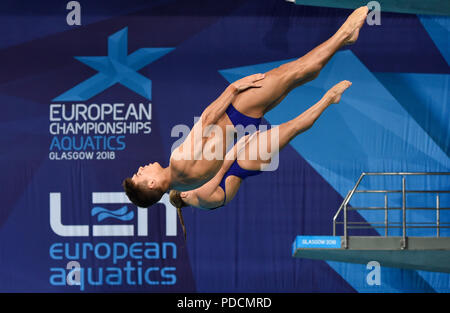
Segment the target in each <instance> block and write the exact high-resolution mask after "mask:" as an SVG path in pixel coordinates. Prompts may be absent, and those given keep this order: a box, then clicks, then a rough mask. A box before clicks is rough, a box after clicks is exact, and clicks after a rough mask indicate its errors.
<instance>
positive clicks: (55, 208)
mask: <svg viewBox="0 0 450 313" xmlns="http://www.w3.org/2000/svg"><path fill="white" fill-rule="evenodd" d="M92 203H93V204H95V205H96V206H94V207H93V208H92V210H91V216H96V217H97V222H102V221H103V220H105V219H107V218H110V219H111V218H112V219H116V220H120V221H131V220H132V219H133V218H134V212H133V211H128V207H127V206H122V207H121V208H120V209H118V210H107V209H105V208H103V207H101V206H97V204H120V205H123V204H130V200H129V199H128V197H127V196H126V194H125V193H124V192H93V193H92ZM159 203H162V204H164V205H165V207H166V236H176V235H177V213H176V209H175V207H174V206H173V205H171V204H170V201H169V197H168V195H167V194H165V195H164V197H162V198H161V200H160V201H159ZM147 211H148V209H147V208H140V207H138V208H137V235H138V236H148V212H147ZM50 226H51V228H52V230H53V232H54V233H55V234H57V235H59V236H62V237H88V236H89V233H90V232H89V231H90V227H89V225H87V224H85V225H64V224H63V223H62V210H61V193H58V192H51V193H50ZM134 226H135V225H133V224H121V225H103V224H102V225H97V224H95V225H92V236H94V237H101V236H134V235H135V227H134Z"/></svg>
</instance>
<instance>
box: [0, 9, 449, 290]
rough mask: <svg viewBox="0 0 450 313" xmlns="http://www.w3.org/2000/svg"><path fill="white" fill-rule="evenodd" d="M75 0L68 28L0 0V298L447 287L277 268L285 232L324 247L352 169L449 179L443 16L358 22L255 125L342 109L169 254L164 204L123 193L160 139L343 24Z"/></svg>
mask: <svg viewBox="0 0 450 313" xmlns="http://www.w3.org/2000/svg"><path fill="white" fill-rule="evenodd" d="M80 2H81V25H80V26H76V25H75V26H69V25H67V23H66V15H67V13H68V12H69V11H68V10H66V3H64V2H61V1H53V0H49V1H45V2H43V1H34V2H31V1H29V2H18V1H12V0H6V1H2V3H1V4H0V26H1V27H0V33H1V36H0V38H1V39H0V60H1V61H0V64H1V67H0V68H1V71H0V101H1V105H0V112H1V114H0V127H1V132H0V143H1V146H2V147H3V148H2V150H1V154H0V158H1V162H0V169H1V173H2V176H3V184H2V188H1V196H2V200H3V203H2V208H1V209H0V291H2V292H78V291H88V292H99V291H114V292H115V291H135V292H195V291H198V292H405V291H414V292H449V291H450V276H449V274H444V273H432V272H425V271H414V270H404V269H392V268H382V271H381V274H382V284H381V285H380V286H369V285H367V283H366V280H365V277H366V275H367V272H368V271H367V269H366V267H365V265H355V264H346V263H338V262H326V261H313V260H305V259H295V258H293V257H292V255H291V253H292V251H291V245H292V242H293V240H294V238H295V237H296V236H297V235H331V230H332V223H331V221H332V217H333V215H334V213H335V212H336V210H337V208H338V207H339V205H340V203H341V202H342V200H343V197H344V196H345V194H346V193H347V190H348V189H349V188H351V187H352V186H353V184H354V183H355V181H356V179H357V178H358V177H359V175H360V173H361V172H362V171H449V170H450V160H449V153H450V144H449V143H450V123H448V121H449V96H448V94H449V93H448V91H449V73H450V70H449V65H448V61H449V59H450V56H449V51H448V32H449V30H450V22H449V18H445V17H439V18H438V17H432V16H416V15H409V14H395V13H384V12H383V13H382V16H381V25H376V26H369V25H365V26H364V28H363V29H362V31H361V35H360V38H359V40H358V42H357V43H356V44H355V45H354V46H350V47H348V48H346V49H344V50H342V51H340V52H338V53H337V54H336V56H335V57H334V58H333V59H332V60H331V62H330V63H329V64H328V65H327V67H326V68H325V69H324V70H323V72H322V73H321V75H320V76H319V77H318V78H317V79H316V80H314V81H313V82H310V83H308V84H306V85H304V86H302V87H299V88H297V89H296V90H294V91H293V92H292V93H291V94H290V95H289V96H288V97H287V98H286V99H285V100H284V101H283V103H281V104H280V105H279V106H278V107H277V108H276V109H275V110H273V111H272V112H270V113H269V114H268V115H267V116H266V121H268V122H270V123H271V124H279V123H282V122H284V121H287V120H289V119H291V118H293V117H295V116H297V115H298V114H300V113H301V112H302V111H304V110H305V109H306V108H307V107H309V106H310V105H312V104H313V103H314V102H315V101H316V100H318V99H319V98H320V97H321V95H322V94H323V93H324V92H325V91H326V90H327V89H328V88H330V87H331V86H332V85H334V84H335V83H337V82H338V81H341V80H344V79H347V80H350V81H352V82H353V86H352V87H351V89H350V90H349V91H348V93H346V94H345V97H344V98H343V100H342V101H341V103H339V104H338V105H336V106H334V107H331V108H330V109H329V110H328V111H327V112H325V114H324V115H323V116H322V117H321V118H320V119H319V121H318V122H317V123H316V125H315V126H314V127H313V128H312V129H311V130H310V131H308V132H307V133H305V134H303V135H301V136H299V137H298V138H296V139H295V140H294V141H292V143H291V144H290V145H289V146H288V147H287V148H286V149H285V150H283V151H282V152H281V155H280V166H279V169H278V170H277V171H275V172H268V173H264V174H263V175H261V176H259V177H258V179H256V178H249V179H248V180H247V181H245V182H244V183H243V185H242V187H241V190H240V192H239V194H238V195H237V197H236V198H235V199H234V200H233V201H232V202H231V203H230V204H229V205H227V206H226V207H223V208H220V209H219V210H215V211H211V212H205V211H199V210H194V209H192V210H191V209H187V210H185V222H186V226H187V231H188V237H187V238H188V239H187V242H186V243H185V242H184V239H183V235H182V232H181V228H180V225H178V224H177V217H176V212H175V210H174V208H173V207H172V206H171V205H170V204H169V202H168V199H167V196H165V197H164V198H163V199H162V201H161V203H159V204H157V205H155V206H153V207H151V208H148V209H142V208H137V207H135V206H134V205H131V204H130V203H128V201H127V199H126V198H124V197H123V194H122V193H121V192H122V189H121V181H122V179H123V178H124V177H127V176H129V175H130V173H132V172H133V171H135V170H136V168H137V167H138V166H139V165H142V164H146V163H148V162H150V161H158V162H160V163H161V164H163V165H167V162H168V158H169V155H170V149H171V147H172V145H173V143H174V142H175V141H176V140H177V139H178V137H174V136H171V130H172V128H173V127H174V126H175V125H179V124H185V125H188V126H189V127H190V126H192V125H193V122H194V116H199V115H200V114H201V112H202V110H203V109H204V108H205V107H206V106H207V105H208V104H209V103H211V102H212V101H213V100H214V99H215V98H216V97H217V96H218V95H219V94H220V93H221V92H222V91H223V90H224V89H225V88H226V86H227V85H228V84H229V83H231V82H232V81H234V80H236V79H239V78H241V77H244V76H246V75H248V74H252V73H255V72H264V71H267V70H268V69H271V68H273V67H274V66H278V65H279V64H282V63H284V62H286V61H288V60H291V59H293V58H297V57H300V56H302V55H303V54H305V53H307V52H308V51H309V50H310V49H312V48H313V47H315V46H316V45H318V44H320V43H321V42H323V41H324V40H326V39H327V38H328V37H329V36H330V35H332V34H333V33H334V32H335V31H336V30H337V28H338V27H339V26H340V25H341V23H343V21H344V20H345V18H346V17H347V15H348V14H349V13H350V12H351V11H350V10H344V9H331V8H318V7H308V6H299V5H298V6H297V5H293V4H292V3H288V2H285V1H281V0H270V1H258V0H239V1H237V0H236V1H214V2H206V1H200V0H191V1H176V0H172V1H162V0H161V1H144V0H132V1H127V2H124V1H80ZM382 183H383V184H388V185H389V184H392V185H394V184H398V181H394V180H392V181H384V182H382ZM379 184H381V182H379V181H378V182H367V183H366V184H365V185H364V187H367V188H370V187H375V186H379ZM411 184H412V185H414V184H423V181H416V182H411ZM436 184H437V185H438V186H439V187H441V188H449V185H450V182H449V181H448V180H441V181H438V182H437V183H436ZM412 185H411V186H412ZM397 186H398V185H397ZM372 200H373V201H377V200H376V199H371V201H372ZM397 200H398V201H399V199H393V200H392V201H397ZM358 201H359V202H358ZM367 201H369V199H356V200H355V202H354V203H352V204H353V205H355V204H356V203H363V204H367V203H368V202H367ZM417 201H422V202H427V201H432V200H431V199H425V198H421V199H419V200H417ZM441 202H442V206H443V207H444V206H448V205H449V203H450V199H449V197H447V198H445V197H443V198H442V200H441ZM417 214H418V215H417V216H412V217H411V218H415V217H417V218H422V219H423V218H425V219H430V220H431V219H432V218H433V217H432V216H431V215H430V216H425V215H424V214H423V213H417ZM445 214H446V213H444V212H443V213H442V217H441V219H442V220H444V219H447V220H448V219H449V216H448V214H447V215H445ZM376 217H377V216H376V214H375V215H373V214H365V213H364V214H363V213H361V214H355V215H354V218H355V219H357V220H360V221H364V220H369V219H370V220H374V218H375V219H376ZM392 218H394V219H395V218H399V217H398V216H397V217H395V216H393V217H392ZM354 234H371V235H377V234H378V233H377V232H376V231H375V230H372V231H368V230H366V231H359V232H354ZM411 234H412V233H411ZM414 234H416V235H434V234H432V233H427V232H425V231H420V232H415V233H414ZM441 235H442V236H445V235H447V236H448V235H449V232H445V231H444V230H443V231H442V233H441ZM74 262H75V263H74ZM74 266H75V267H74ZM78 266H79V267H78ZM77 269H78V270H77ZM77 275H78V276H77ZM74 277H75V278H74ZM72 278H74V279H75V280H71V279H72Z"/></svg>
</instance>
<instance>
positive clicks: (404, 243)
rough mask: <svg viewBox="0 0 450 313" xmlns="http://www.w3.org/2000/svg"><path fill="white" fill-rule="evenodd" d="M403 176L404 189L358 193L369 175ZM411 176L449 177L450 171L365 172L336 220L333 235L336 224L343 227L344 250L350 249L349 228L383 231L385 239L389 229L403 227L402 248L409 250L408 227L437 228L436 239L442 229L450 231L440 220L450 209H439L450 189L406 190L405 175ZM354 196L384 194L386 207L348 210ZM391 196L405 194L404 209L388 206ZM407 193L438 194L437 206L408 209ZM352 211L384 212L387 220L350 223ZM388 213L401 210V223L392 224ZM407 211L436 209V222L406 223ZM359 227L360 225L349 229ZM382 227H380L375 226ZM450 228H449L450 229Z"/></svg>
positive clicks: (338, 212)
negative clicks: (444, 194)
mask: <svg viewBox="0 0 450 313" xmlns="http://www.w3.org/2000/svg"><path fill="white" fill-rule="evenodd" d="M372 175H373V176H394V175H395V176H402V188H401V190H357V188H358V186H359V185H360V183H361V181H362V180H363V178H364V177H366V176H372ZM410 175H423V176H429V175H450V172H429V173H426V172H422V173H412V172H398V173H388V172H386V173H381V172H380V173H362V174H361V176H360V177H359V179H358V181H357V182H356V184H355V186H354V187H353V188H352V189H351V190H350V191H349V192H348V193H347V195H346V196H345V198H344V201H342V204H341V206H340V207H339V209H338V211H337V212H336V214H335V215H334V217H333V236H336V225H337V224H343V225H344V240H343V247H344V248H345V249H347V247H348V230H349V229H376V228H384V229H385V236H386V237H387V236H388V229H390V228H401V229H402V239H401V248H402V249H406V247H407V236H406V230H407V229H408V228H435V229H436V237H439V236H440V230H441V229H442V228H450V223H442V222H441V221H440V211H441V210H450V208H442V207H440V198H439V195H440V194H442V193H450V190H406V176H410ZM355 193H384V206H383V207H349V206H348V203H349V202H350V200H351V198H352V197H353V195H354V194H355ZM389 193H401V194H402V206H401V207H388V194H389ZM408 193H423V194H430V193H431V194H436V207H433V208H430V207H406V194H408ZM351 210H384V221H383V222H349V221H348V218H347V213H348V211H351ZM389 210H401V211H402V221H401V223H400V222H389V220H388V212H389ZM407 210H436V222H433V223H430V222H422V223H407V222H406V212H407ZM342 211H343V214H344V221H343V222H338V221H337V219H338V217H339V214H340V213H341V212H342ZM349 225H358V226H349ZM376 225H379V226H376ZM447 225H448V226H447Z"/></svg>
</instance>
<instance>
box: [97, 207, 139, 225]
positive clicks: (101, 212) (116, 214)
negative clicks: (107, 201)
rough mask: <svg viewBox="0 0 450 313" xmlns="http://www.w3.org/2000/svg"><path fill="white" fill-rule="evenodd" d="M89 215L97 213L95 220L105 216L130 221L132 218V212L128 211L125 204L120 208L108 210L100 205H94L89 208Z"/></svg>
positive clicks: (100, 219)
mask: <svg viewBox="0 0 450 313" xmlns="http://www.w3.org/2000/svg"><path fill="white" fill-rule="evenodd" d="M91 215H92V216H95V215H97V222H101V221H103V220H104V219H107V218H113V219H117V220H120V221H130V220H132V219H133V218H134V212H133V211H128V207H127V206H123V207H122V208H120V209H118V210H115V211H110V210H108V209H105V208H103V207H100V206H96V207H94V208H93V209H92V210H91Z"/></svg>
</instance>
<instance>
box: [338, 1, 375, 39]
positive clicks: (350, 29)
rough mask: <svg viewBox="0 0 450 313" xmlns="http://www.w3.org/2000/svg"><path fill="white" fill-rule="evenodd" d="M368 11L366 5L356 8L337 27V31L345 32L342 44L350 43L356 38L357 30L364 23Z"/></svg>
mask: <svg viewBox="0 0 450 313" xmlns="http://www.w3.org/2000/svg"><path fill="white" fill-rule="evenodd" d="M368 12H369V8H368V7H367V6H362V7H360V8H358V9H356V10H355V11H353V13H352V14H350V16H349V17H348V18H347V20H346V21H345V23H344V24H343V25H342V26H341V28H339V30H338V32H342V33H343V34H345V40H344V45H351V44H353V43H355V41H356V40H357V39H358V36H359V30H360V29H361V27H362V26H363V25H364V22H365V20H366V17H367V13H368Z"/></svg>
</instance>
